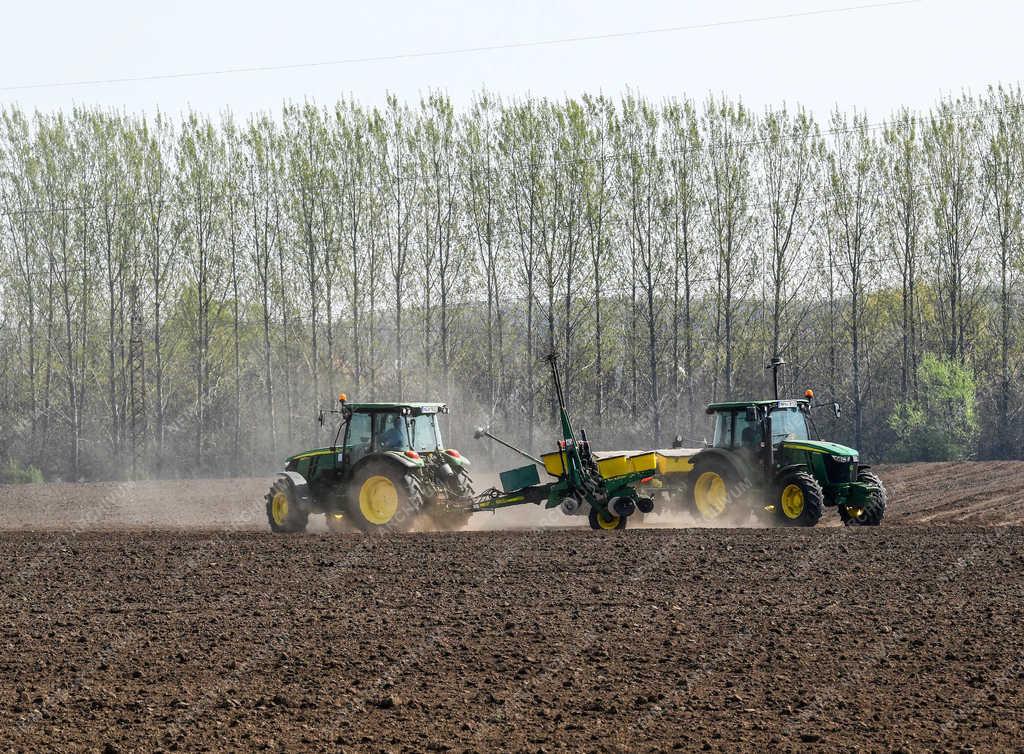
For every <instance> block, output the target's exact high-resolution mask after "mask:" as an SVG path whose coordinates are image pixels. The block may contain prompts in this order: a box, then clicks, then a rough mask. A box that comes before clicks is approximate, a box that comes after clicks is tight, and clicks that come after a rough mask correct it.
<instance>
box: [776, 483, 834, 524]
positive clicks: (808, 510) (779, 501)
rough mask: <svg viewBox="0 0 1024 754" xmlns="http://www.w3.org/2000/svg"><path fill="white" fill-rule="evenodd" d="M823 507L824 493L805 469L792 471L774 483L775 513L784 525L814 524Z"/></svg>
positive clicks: (819, 516)
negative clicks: (776, 483)
mask: <svg viewBox="0 0 1024 754" xmlns="http://www.w3.org/2000/svg"><path fill="white" fill-rule="evenodd" d="M824 509H825V493H824V492H822V490H821V485H820V484H818V480H817V479H815V478H814V476H813V475H812V474H811V473H810V472H807V471H793V472H790V473H789V474H786V475H785V476H783V477H782V478H781V479H780V480H779V483H778V485H776V495H775V515H776V518H777V519H778V520H779V521H781V522H782V523H783V524H784V525H785V526H814V525H815V524H816V523H818V521H819V520H820V519H821V514H822V511H823V510H824Z"/></svg>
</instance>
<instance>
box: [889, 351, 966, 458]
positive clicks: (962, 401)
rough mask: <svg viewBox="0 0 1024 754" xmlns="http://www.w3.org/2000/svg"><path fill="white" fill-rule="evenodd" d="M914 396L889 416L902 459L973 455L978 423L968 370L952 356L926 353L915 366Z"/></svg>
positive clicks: (897, 450)
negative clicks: (915, 384)
mask: <svg viewBox="0 0 1024 754" xmlns="http://www.w3.org/2000/svg"><path fill="white" fill-rule="evenodd" d="M917 380H918V398H917V399H914V400H910V401H908V402H906V403H902V404H900V405H898V406H897V407H896V409H895V410H894V411H893V412H892V414H891V415H890V417H889V426H890V427H891V428H892V430H893V431H894V432H895V433H896V436H897V438H898V441H897V447H896V448H895V453H894V455H895V456H896V458H897V459H898V460H902V461H945V460H950V461H956V460H964V459H966V458H970V457H971V456H973V455H974V451H975V448H976V447H977V444H978V436H979V432H980V426H979V422H978V416H977V412H976V408H975V404H976V401H977V385H976V383H975V379H974V374H973V373H972V372H971V370H970V369H968V368H967V367H965V366H964V365H962V364H959V363H957V362H956V361H954V360H952V359H947V358H941V357H939V356H936V355H935V354H932V353H926V354H924V357H923V358H922V360H921V364H920V365H919V366H918V369H917Z"/></svg>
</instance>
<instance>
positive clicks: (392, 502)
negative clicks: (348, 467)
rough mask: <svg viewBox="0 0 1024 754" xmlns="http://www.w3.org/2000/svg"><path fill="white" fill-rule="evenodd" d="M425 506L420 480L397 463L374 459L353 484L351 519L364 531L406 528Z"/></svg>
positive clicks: (349, 505) (349, 507) (362, 469)
mask: <svg viewBox="0 0 1024 754" xmlns="http://www.w3.org/2000/svg"><path fill="white" fill-rule="evenodd" d="M422 508H423V492H422V491H421V489H420V483H419V480H418V479H417V478H416V475H415V473H414V472H413V471H412V470H407V469H404V468H402V467H400V466H399V465H398V464H397V463H392V462H390V461H370V462H369V463H367V464H366V465H365V466H363V467H362V468H361V469H359V471H357V472H356V474H355V476H354V477H353V479H352V485H351V486H350V487H349V495H348V511H349V514H348V516H347V518H348V519H349V520H350V521H351V522H352V524H353V525H355V526H356V528H358V529H360V530H362V531H367V532H369V531H405V530H407V529H409V528H410V527H411V526H412V524H413V521H414V520H415V518H416V517H417V516H418V515H419V513H420V511H421V510H422Z"/></svg>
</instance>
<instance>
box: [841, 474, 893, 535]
mask: <svg viewBox="0 0 1024 754" xmlns="http://www.w3.org/2000/svg"><path fill="white" fill-rule="evenodd" d="M857 481H858V482H860V483H861V484H866V485H867V486H868V487H870V488H871V491H870V492H869V493H868V498H867V500H865V501H864V506H863V507H862V508H860V509H856V510H851V509H850V508H847V507H845V506H841V507H840V508H839V518H840V519H841V520H842V522H843V523H844V524H846V525H847V526H878V525H879V524H880V523H882V518H883V517H884V516H885V506H886V504H887V503H888V502H889V499H888V496H887V495H886V493H885V485H883V484H882V480H881V479H879V478H878V475H877V474H874V473H872V472H870V471H861V472H860V473H858V474H857Z"/></svg>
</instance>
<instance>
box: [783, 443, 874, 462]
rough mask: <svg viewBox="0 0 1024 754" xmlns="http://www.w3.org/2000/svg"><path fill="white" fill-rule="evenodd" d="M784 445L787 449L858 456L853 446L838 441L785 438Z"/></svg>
mask: <svg viewBox="0 0 1024 754" xmlns="http://www.w3.org/2000/svg"><path fill="white" fill-rule="evenodd" d="M782 447H784V448H786V450H806V451H809V452H811V453H826V454H828V455H833V456H849V457H853V458H856V457H857V456H858V453H857V451H856V450H854V449H853V448H848V447H846V446H845V445H840V444H839V443H837V442H825V441H824V440H783V442H782Z"/></svg>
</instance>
